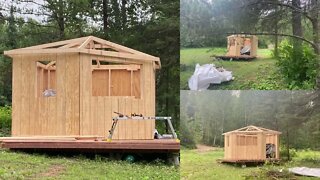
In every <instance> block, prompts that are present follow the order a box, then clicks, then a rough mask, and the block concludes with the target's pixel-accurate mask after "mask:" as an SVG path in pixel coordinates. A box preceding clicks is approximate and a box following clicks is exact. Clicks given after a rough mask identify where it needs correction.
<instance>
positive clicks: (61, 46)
mask: <svg viewBox="0 0 320 180" xmlns="http://www.w3.org/2000/svg"><path fill="white" fill-rule="evenodd" d="M4 54H5V55H7V56H10V57H11V58H12V60H13V63H12V64H13V86H12V89H13V97H12V136H13V137H32V136H37V137H41V136H63V137H64V136H66V137H72V136H75V137H77V136H80V137H81V136H97V137H106V136H107V134H108V130H109V129H110V127H111V125H112V117H113V116H115V114H113V112H121V113H124V114H129V115H130V114H131V113H137V114H143V115H144V116H154V115H155V72H156V69H159V68H160V59H159V58H158V57H154V56H151V55H148V54H145V53H142V52H139V51H136V50H133V49H130V48H127V47H124V46H121V45H118V44H115V43H112V42H109V41H106V40H103V39H100V38H97V37H93V36H88V37H82V38H77V39H71V40H65V41H59V42H54V43H49V44H43V45H37V46H32V47H27V48H21V49H15V50H10V51H5V52H4ZM154 128H155V122H154V120H149V121H133V120H128V121H120V122H119V124H118V126H117V129H116V130H115V134H114V136H113V138H114V139H120V140H121V139H124V140H127V139H131V140H134V139H137V140H139V139H143V140H148V139H149V140H150V139H153V133H154Z"/></svg>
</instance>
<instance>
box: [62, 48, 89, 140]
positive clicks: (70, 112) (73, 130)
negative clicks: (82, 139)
mask: <svg viewBox="0 0 320 180" xmlns="http://www.w3.org/2000/svg"><path fill="white" fill-rule="evenodd" d="M65 56H66V62H65V63H66V66H65V67H66V77H65V87H66V92H65V93H66V98H65V101H66V132H67V135H79V134H80V132H79V131H80V130H79V113H80V112H79V110H80V108H79V106H80V100H79V95H80V91H79V79H80V78H79V75H80V72H79V68H80V67H79V55H78V54H66V55H65ZM89 68H91V66H89Z"/></svg>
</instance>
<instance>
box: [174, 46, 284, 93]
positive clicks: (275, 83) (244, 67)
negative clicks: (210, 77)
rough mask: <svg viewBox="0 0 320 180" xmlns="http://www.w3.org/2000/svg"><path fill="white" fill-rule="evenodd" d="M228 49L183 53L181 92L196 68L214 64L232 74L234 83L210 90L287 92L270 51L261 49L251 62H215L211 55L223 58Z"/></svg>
mask: <svg viewBox="0 0 320 180" xmlns="http://www.w3.org/2000/svg"><path fill="white" fill-rule="evenodd" d="M225 53H226V49H225V48H190V49H182V50H181V51H180V54H181V59H180V64H181V68H180V71H181V73H180V89H189V88H188V79H189V78H190V77H191V75H192V74H193V72H194V68H195V65H196V64H197V63H199V64H200V65H203V64H209V63H214V64H215V65H216V66H218V67H224V68H225V69H226V70H230V71H232V72H233V76H234V77H235V80H234V81H231V82H226V83H223V84H221V85H211V86H210V87H209V89H229V90H231V89H239V90H242V89H243V90H245V89H264V90H269V89H285V88H284V86H285V85H284V82H283V79H282V78H281V77H280V76H279V73H278V72H277V71H278V70H277V67H276V65H275V64H276V60H275V59H273V58H272V56H271V50H268V49H259V50H258V58H257V59H255V60H251V61H221V60H219V61H218V60H214V57H212V55H224V54H225Z"/></svg>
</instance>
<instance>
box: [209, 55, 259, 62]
mask: <svg viewBox="0 0 320 180" xmlns="http://www.w3.org/2000/svg"><path fill="white" fill-rule="evenodd" d="M214 57H215V58H217V59H222V60H230V59H232V60H234V61H249V60H253V59H255V58H256V57H255V56H248V55H242V56H214Z"/></svg>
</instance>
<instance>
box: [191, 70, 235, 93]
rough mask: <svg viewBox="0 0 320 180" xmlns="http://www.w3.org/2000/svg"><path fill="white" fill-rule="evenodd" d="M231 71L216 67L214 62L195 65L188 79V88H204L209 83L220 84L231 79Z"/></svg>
mask: <svg viewBox="0 0 320 180" xmlns="http://www.w3.org/2000/svg"><path fill="white" fill-rule="evenodd" d="M232 79H233V77H232V72H231V71H227V70H225V69H223V68H216V67H215V65H214V64H204V65H202V66H200V65H199V64H197V65H196V68H195V71H194V73H193V75H192V76H191V78H190V79H189V81H188V85H189V88H190V90H205V89H207V88H208V87H209V86H210V84H221V83H222V82H226V81H231V80H232Z"/></svg>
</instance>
